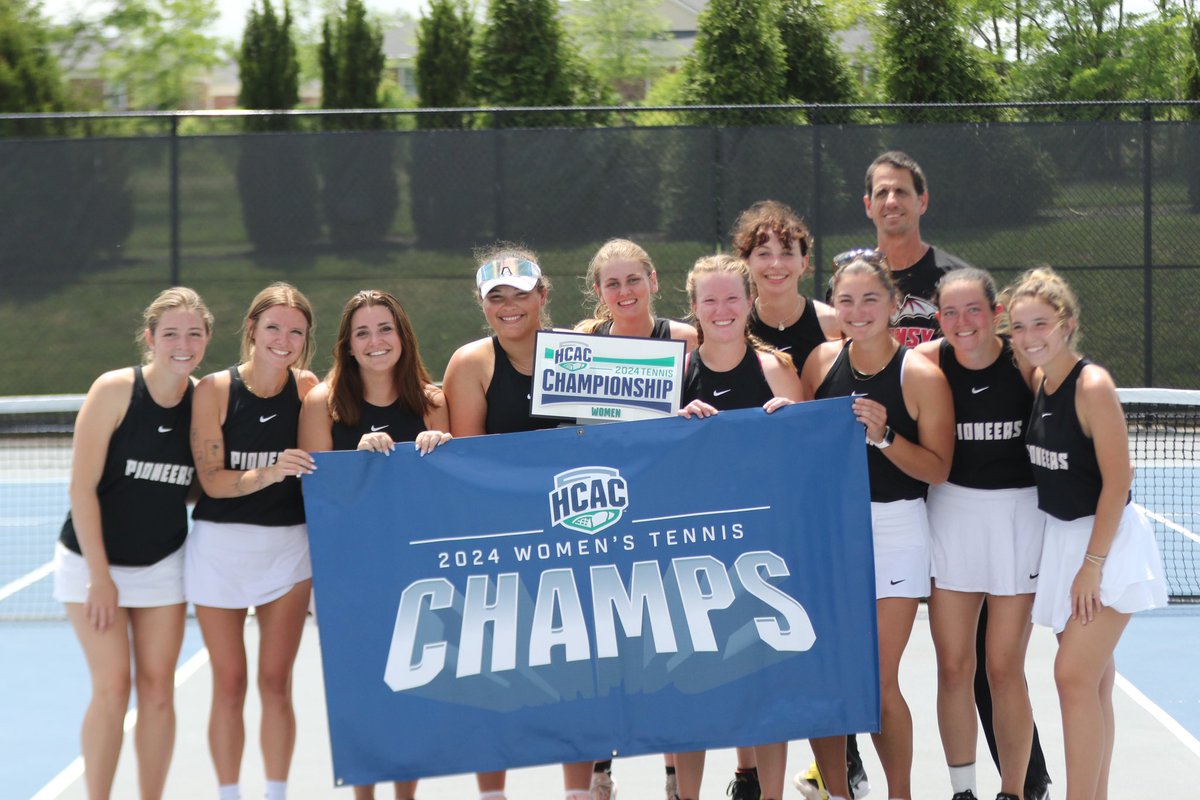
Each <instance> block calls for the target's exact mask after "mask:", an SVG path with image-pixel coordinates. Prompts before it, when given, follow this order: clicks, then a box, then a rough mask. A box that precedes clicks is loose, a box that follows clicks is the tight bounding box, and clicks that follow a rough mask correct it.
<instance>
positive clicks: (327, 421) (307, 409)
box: [297, 383, 333, 453]
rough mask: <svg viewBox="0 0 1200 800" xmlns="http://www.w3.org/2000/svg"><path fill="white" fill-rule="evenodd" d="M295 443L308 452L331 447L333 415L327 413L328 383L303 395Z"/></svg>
mask: <svg viewBox="0 0 1200 800" xmlns="http://www.w3.org/2000/svg"><path fill="white" fill-rule="evenodd" d="M297 444H298V445H299V446H300V449H301V450H304V451H306V452H309V453H316V452H321V451H324V450H332V449H333V417H331V416H330V415H329V384H326V383H322V384H320V385H318V386H317V387H315V388H314V389H313V390H312V391H311V392H309V393H308V394H307V395H305V397H304V402H303V403H302V404H301V406H300V430H299V433H298V441H297Z"/></svg>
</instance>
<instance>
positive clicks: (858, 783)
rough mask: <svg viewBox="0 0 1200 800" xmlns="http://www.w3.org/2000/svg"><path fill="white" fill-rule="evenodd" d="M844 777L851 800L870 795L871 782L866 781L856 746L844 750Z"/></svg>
mask: <svg viewBox="0 0 1200 800" xmlns="http://www.w3.org/2000/svg"><path fill="white" fill-rule="evenodd" d="M846 777H847V779H848V782H849V784H850V798H851V800H860V798H863V797H866V796H867V795H869V794H870V793H871V782H870V781H869V780H867V771H866V769H864V768H863V762H862V756H861V755H859V754H858V747H857V745H856V746H855V747H848V748H847V749H846Z"/></svg>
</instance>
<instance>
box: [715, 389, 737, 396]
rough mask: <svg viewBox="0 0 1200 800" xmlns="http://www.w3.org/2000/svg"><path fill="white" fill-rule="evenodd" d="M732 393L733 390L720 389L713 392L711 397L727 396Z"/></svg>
mask: <svg viewBox="0 0 1200 800" xmlns="http://www.w3.org/2000/svg"><path fill="white" fill-rule="evenodd" d="M732 391H733V389H721V390H720V391H715V392H713V397H720V396H721V395H723V394H729V393H730V392H732Z"/></svg>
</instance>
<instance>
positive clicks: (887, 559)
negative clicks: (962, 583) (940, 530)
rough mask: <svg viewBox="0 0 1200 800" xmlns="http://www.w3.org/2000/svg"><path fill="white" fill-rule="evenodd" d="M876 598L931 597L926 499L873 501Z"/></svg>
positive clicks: (872, 518)
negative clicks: (887, 501)
mask: <svg viewBox="0 0 1200 800" xmlns="http://www.w3.org/2000/svg"><path fill="white" fill-rule="evenodd" d="M871 528H872V533H873V535H874V540H875V599H876V600H881V599H883V598H885V597H928V596H929V518H928V515H927V514H926V513H925V501H924V500H920V499H918V500H893V501H892V502H890V503H871Z"/></svg>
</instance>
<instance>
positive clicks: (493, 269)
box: [475, 257, 542, 286]
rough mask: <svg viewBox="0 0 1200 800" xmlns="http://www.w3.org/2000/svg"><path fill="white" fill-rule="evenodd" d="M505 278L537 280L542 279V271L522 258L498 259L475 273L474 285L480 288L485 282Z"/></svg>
mask: <svg viewBox="0 0 1200 800" xmlns="http://www.w3.org/2000/svg"><path fill="white" fill-rule="evenodd" d="M506 277H522V278H534V279H537V278H540V277H542V270H541V268H539V267H538V265H537V264H535V263H533V262H532V261H529V260H526V259H524V258H512V257H510V258H498V259H496V260H495V261H489V262H487V263H486V264H484V265H483V266H481V267H480V268H479V271H478V272H476V273H475V285H476V286H482V285H483V284H484V283H486V282H487V281H494V280H496V279H497V278H506Z"/></svg>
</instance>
